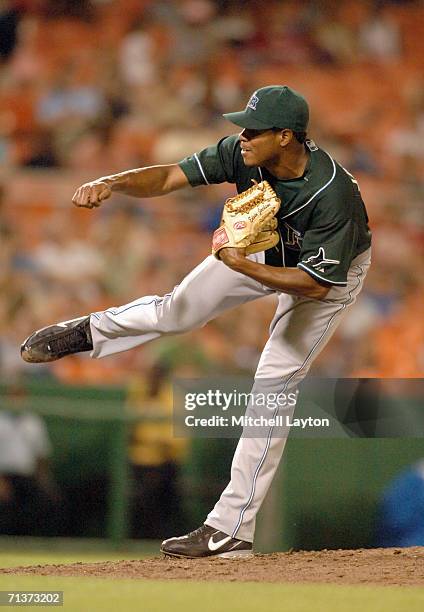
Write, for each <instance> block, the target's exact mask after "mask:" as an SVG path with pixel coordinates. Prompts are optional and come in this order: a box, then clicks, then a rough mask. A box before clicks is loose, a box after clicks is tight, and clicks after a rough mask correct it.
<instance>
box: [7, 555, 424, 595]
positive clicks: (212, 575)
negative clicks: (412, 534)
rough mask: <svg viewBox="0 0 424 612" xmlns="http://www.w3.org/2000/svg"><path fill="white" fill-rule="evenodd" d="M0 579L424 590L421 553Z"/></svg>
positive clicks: (159, 561)
mask: <svg viewBox="0 0 424 612" xmlns="http://www.w3.org/2000/svg"><path fill="white" fill-rule="evenodd" d="M0 573H1V574H31V575H39V576H90V577H93V576H95V577H99V578H136V579H150V580H208V581H210V580H216V581H239V582H247V581H252V582H325V583H339V584H380V585H409V586H412V585H416V586H418V585H419V586H423V585H424V547H414V548H400V549H395V548H375V549H358V550H321V551H317V552H309V551H298V552H287V553H272V554H266V555H264V554H257V555H255V556H254V557H253V558H252V557H251V558H250V559H245V560H240V559H239V560H230V559H220V558H215V559H200V560H192V559H173V558H164V557H155V558H152V559H144V560H142V561H138V560H134V561H116V562H112V561H108V562H101V563H82V562H78V563H70V564H66V565H35V566H31V567H14V568H5V569H0Z"/></svg>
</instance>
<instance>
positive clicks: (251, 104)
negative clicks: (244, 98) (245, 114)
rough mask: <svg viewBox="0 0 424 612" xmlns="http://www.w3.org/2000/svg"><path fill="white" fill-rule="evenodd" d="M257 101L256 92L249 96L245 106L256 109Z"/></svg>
mask: <svg viewBox="0 0 424 612" xmlns="http://www.w3.org/2000/svg"><path fill="white" fill-rule="evenodd" d="M258 102H259V98H258V96H257V95H256V94H253V96H252V97H251V98H250V100H249V102H248V103H247V107H246V108H251V109H252V110H256V105H257V103H258Z"/></svg>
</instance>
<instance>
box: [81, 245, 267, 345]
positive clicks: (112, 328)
mask: <svg viewBox="0 0 424 612" xmlns="http://www.w3.org/2000/svg"><path fill="white" fill-rule="evenodd" d="M249 258H250V259H253V261H257V262H258V263H262V262H263V258H264V254H263V253H256V254H254V255H251V256H250V257H249ZM270 293H273V291H272V290H271V289H268V288H267V287H264V286H263V285H261V284H260V283H258V282H257V281H255V280H253V279H251V278H248V277H247V276H245V275H244V274H240V273H239V272H234V271H233V270H231V269H230V268H228V267H227V266H226V265H225V264H224V263H222V262H221V261H218V260H217V259H216V258H215V257H213V256H209V257H207V258H206V259H205V260H204V261H203V262H202V263H201V264H200V265H198V266H197V267H196V268H195V269H194V270H193V271H192V272H190V274H188V276H186V277H185V278H184V280H183V281H182V282H181V283H180V284H179V285H177V286H176V287H175V288H174V290H173V291H172V292H171V293H168V294H166V295H165V296H163V297H160V296H158V295H148V296H144V297H141V298H139V299H137V300H134V301H133V302H131V303H129V304H126V305H124V306H120V307H116V308H108V309H107V310H105V311H102V312H95V313H93V314H92V315H91V318H90V324H91V332H92V338H93V347H94V348H93V351H92V353H91V357H105V356H106V355H111V354H113V353H119V352H121V351H127V350H129V349H131V348H134V347H136V346H139V345H141V344H144V343H145V342H149V341H150V340H154V339H156V338H159V337H160V336H163V335H169V334H181V333H184V332H187V331H189V330H191V329H195V328H197V327H202V326H203V325H205V324H206V323H207V322H208V321H210V320H211V319H213V318H215V317H217V316H218V315H219V314H221V313H222V312H224V311H225V310H229V309H230V308H234V307H235V306H237V305H238V304H243V303H245V302H248V301H251V300H255V299H257V298H260V297H263V296H264V295H268V294H270Z"/></svg>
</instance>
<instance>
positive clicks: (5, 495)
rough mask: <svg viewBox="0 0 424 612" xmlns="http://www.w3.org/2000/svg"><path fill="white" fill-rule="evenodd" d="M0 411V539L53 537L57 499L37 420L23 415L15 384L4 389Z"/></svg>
mask: <svg viewBox="0 0 424 612" xmlns="http://www.w3.org/2000/svg"><path fill="white" fill-rule="evenodd" d="M2 400H3V401H2V407H1V411H0V534H2V535H40V536H47V535H59V534H60V521H61V518H60V513H59V508H61V497H60V494H59V490H58V487H57V485H56V483H55V480H54V478H53V475H52V472H51V468H50V465H49V458H50V456H51V453H52V447H51V442H50V439H49V435H48V432H47V429H46V426H45V425H44V422H43V420H42V419H41V418H40V417H39V416H38V415H36V414H34V413H32V412H30V411H29V410H28V409H27V394H26V391H25V388H24V387H23V386H22V385H20V384H13V385H11V386H9V387H8V389H7V394H6V397H3V398H2Z"/></svg>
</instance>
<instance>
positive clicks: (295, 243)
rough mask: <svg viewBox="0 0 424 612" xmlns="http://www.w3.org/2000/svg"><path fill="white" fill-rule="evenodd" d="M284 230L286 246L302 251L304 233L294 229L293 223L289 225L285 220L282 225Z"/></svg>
mask: <svg viewBox="0 0 424 612" xmlns="http://www.w3.org/2000/svg"><path fill="white" fill-rule="evenodd" d="M282 231H283V233H284V244H285V245H286V247H287V248H288V249H292V250H294V251H300V249H301V248H302V240H303V236H302V234H301V233H300V232H299V231H298V230H296V229H294V227H291V225H289V224H288V223H286V222H285V221H284V224H283V227H282Z"/></svg>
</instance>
